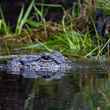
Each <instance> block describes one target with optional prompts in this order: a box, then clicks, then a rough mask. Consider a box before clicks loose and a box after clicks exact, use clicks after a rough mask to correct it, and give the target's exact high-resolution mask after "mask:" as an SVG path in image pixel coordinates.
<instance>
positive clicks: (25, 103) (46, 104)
mask: <svg viewBox="0 0 110 110" xmlns="http://www.w3.org/2000/svg"><path fill="white" fill-rule="evenodd" d="M109 99H110V80H109V72H107V71H105V70H104V69H101V68H98V67H97V66H95V65H94V66H93V67H92V66H91V68H81V69H78V70H76V71H70V72H69V73H66V74H65V76H63V77H61V78H60V79H52V80H45V79H43V78H37V79H33V78H24V77H23V76H20V75H14V74H5V73H3V72H2V73H0V110H110V100H109Z"/></svg>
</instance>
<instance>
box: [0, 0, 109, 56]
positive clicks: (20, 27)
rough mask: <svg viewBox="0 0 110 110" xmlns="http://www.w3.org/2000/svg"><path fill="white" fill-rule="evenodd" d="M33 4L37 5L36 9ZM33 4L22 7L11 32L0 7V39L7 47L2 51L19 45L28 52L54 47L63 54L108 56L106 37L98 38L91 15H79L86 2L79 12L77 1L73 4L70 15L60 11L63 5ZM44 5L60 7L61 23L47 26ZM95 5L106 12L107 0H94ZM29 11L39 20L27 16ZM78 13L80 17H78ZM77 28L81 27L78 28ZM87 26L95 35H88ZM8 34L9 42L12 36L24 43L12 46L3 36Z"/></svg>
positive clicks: (53, 48)
mask: <svg viewBox="0 0 110 110" xmlns="http://www.w3.org/2000/svg"><path fill="white" fill-rule="evenodd" d="M89 2H90V1H89ZM37 5H38V6H39V7H41V8H38V7H37ZM37 5H36V4H35V1H34V0H32V2H31V3H30V5H29V6H28V8H27V10H26V11H25V7H22V9H21V12H20V14H19V17H18V21H17V24H16V28H15V32H14V33H13V32H12V31H11V28H10V27H9V26H8V25H7V23H6V21H5V19H4V15H3V12H2V9H1V8H0V15H1V19H0V33H1V36H2V38H3V39H4V38H5V41H6V42H5V47H6V48H7V49H6V50H8V51H10V49H11V48H14V49H16V48H18V47H19V49H25V50H28V49H29V51H30V49H33V50H35V51H36V50H41V51H44V50H46V51H52V50H58V51H60V52H62V53H64V54H66V55H70V56H79V57H91V56H97V57H100V56H102V55H108V56H109V42H110V39H109V37H108V39H107V40H106V41H105V40H104V39H101V37H100V36H99V35H98V33H97V31H96V29H95V20H94V19H92V20H91V18H92V16H94V15H90V14H89V16H88V14H87V15H86V16H84V14H83V13H84V12H86V9H87V10H88V8H89V11H90V5H92V4H90V3H89V5H88V4H87V6H86V5H85V7H86V8H84V10H83V12H80V8H81V6H80V3H78V5H75V6H74V7H73V9H72V15H71V14H70V13H69V11H66V10H64V8H63V7H62V6H61V5H52V4H37ZM94 5H95V4H94ZM45 7H58V8H61V9H62V10H64V16H63V18H62V20H61V22H59V23H53V24H52V25H50V24H49V22H47V21H46V20H45V18H44V15H45V11H44V10H45ZM91 7H92V6H91ZM94 7H95V6H94ZM96 8H100V9H102V10H104V11H106V12H107V13H109V1H108V0H105V1H102V0H96ZM32 10H34V11H33V14H34V15H35V17H36V18H37V17H39V20H33V19H32V17H31V16H30V15H31V11H32ZM91 10H92V8H91ZM81 16H82V17H83V18H81V19H80V17H81ZM89 24H91V25H89ZM49 25H50V27H49ZM80 28H82V30H81V29H80ZM89 28H92V29H93V28H94V29H93V30H94V32H95V31H96V35H95V33H94V34H92V33H91V30H88V29H89ZM33 30H34V31H33ZM80 30H81V31H80ZM34 32H35V33H34ZM50 33H51V34H50ZM3 34H4V35H3ZM10 34H11V35H10ZM33 34H34V37H33ZM9 35H10V36H11V37H10V41H11V39H12V41H13V39H14V40H15V41H16V39H17V41H18V40H19V41H23V40H22V39H25V41H24V42H27V43H26V44H23V43H22V44H23V45H20V46H16V44H17V43H16V42H15V44H14V46H13V47H12V46H10V44H9V43H8V41H7V39H6V38H7V37H5V36H9ZM3 36H4V37H3ZM15 36H16V38H15ZM17 36H18V37H17ZM27 36H28V38H29V39H30V40H27V39H26V38H25V37H27ZM42 36H43V38H42ZM8 39H9V37H8ZM33 39H34V41H33ZM39 39H40V40H39ZM41 39H42V40H41ZM42 41H43V42H42ZM19 43H20V42H19ZM6 44H7V45H6ZM8 53H10V52H8Z"/></svg>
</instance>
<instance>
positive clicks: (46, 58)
mask: <svg viewBox="0 0 110 110" xmlns="http://www.w3.org/2000/svg"><path fill="white" fill-rule="evenodd" d="M41 58H43V59H44V60H49V59H50V57H49V56H47V55H44V56H42V57H41Z"/></svg>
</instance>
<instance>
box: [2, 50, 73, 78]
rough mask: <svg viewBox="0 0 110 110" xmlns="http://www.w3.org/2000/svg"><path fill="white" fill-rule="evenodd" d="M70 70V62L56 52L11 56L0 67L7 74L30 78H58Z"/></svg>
mask: <svg viewBox="0 0 110 110" xmlns="http://www.w3.org/2000/svg"><path fill="white" fill-rule="evenodd" d="M70 69H71V61H70V60H69V59H67V58H66V57H64V56H63V55H62V54H61V53H60V52H57V51H54V52H51V53H47V52H44V53H40V54H37V55H21V56H13V57H12V58H10V59H9V60H8V61H7V63H6V64H4V65H0V70H3V71H5V72H7V73H11V74H17V75H23V76H24V77H32V78H35V77H43V78H50V77H53V76H57V77H58V76H61V74H62V75H63V74H64V73H65V72H66V71H67V70H70ZM59 74H60V75H59Z"/></svg>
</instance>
